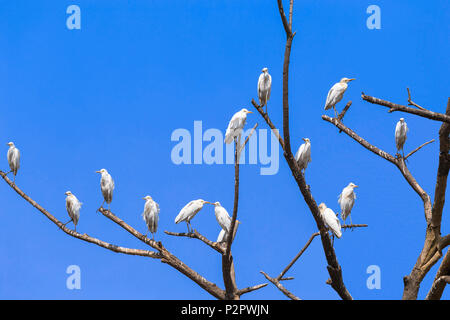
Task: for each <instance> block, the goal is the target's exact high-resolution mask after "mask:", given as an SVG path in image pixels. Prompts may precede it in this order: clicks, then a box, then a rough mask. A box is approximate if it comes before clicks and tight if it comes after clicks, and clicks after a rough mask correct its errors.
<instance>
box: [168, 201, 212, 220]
mask: <svg viewBox="0 0 450 320" xmlns="http://www.w3.org/2000/svg"><path fill="white" fill-rule="evenodd" d="M205 203H207V202H206V201H205V200H203V199H197V200H192V201H191V202H189V203H188V204H187V205H185V206H184V207H183V209H181V210H180V213H178V215H177V216H176V218H175V223H180V222H182V221H186V222H187V223H189V222H190V221H191V220H192V219H193V218H194V217H195V215H196V214H197V213H198V212H199V211H200V210H202V209H203V205H204V204H205Z"/></svg>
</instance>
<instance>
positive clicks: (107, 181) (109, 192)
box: [96, 169, 114, 211]
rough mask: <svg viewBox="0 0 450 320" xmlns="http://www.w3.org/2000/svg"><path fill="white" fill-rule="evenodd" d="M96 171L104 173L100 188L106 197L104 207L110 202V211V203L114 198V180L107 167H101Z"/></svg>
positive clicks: (104, 197)
mask: <svg viewBox="0 0 450 320" xmlns="http://www.w3.org/2000/svg"><path fill="white" fill-rule="evenodd" d="M96 173H100V174H101V175H102V177H101V179H100V188H101V190H102V194H103V199H104V201H103V203H102V208H103V205H104V204H105V202H106V203H107V204H108V211H110V204H111V202H112V199H113V191H114V180H113V178H112V177H111V175H110V174H109V173H108V171H107V170H106V169H101V170H99V171H96Z"/></svg>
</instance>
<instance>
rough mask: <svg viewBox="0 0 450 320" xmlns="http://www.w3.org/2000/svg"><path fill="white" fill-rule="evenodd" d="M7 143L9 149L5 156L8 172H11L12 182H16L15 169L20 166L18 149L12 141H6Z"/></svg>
mask: <svg viewBox="0 0 450 320" xmlns="http://www.w3.org/2000/svg"><path fill="white" fill-rule="evenodd" d="M7 145H8V146H9V149H8V153H7V155H6V157H7V158H8V164H9V168H10V169H11V171H9V172H8V173H11V172H12V173H13V175H14V181H13V183H16V175H17V171H18V170H19V168H20V151H19V149H17V148H16V146H15V145H14V143H13V142H8V143H7Z"/></svg>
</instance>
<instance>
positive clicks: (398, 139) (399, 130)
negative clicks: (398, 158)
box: [395, 118, 409, 157]
mask: <svg viewBox="0 0 450 320" xmlns="http://www.w3.org/2000/svg"><path fill="white" fill-rule="evenodd" d="M408 130H409V129H408V126H407V125H406V121H405V119H404V118H400V121H399V122H397V125H396V126H395V144H396V146H397V150H398V151H400V150H402V154H403V157H405V154H404V152H403V146H404V145H405V141H406V133H407V132H408Z"/></svg>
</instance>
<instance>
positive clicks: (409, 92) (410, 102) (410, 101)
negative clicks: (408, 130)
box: [406, 88, 427, 110]
mask: <svg viewBox="0 0 450 320" xmlns="http://www.w3.org/2000/svg"><path fill="white" fill-rule="evenodd" d="M406 90H408V103H409V105H410V106H414V107H416V108H419V109H420V110H427V109H425V108H422V107H421V106H419V105H418V104H417V103H414V102H413V101H412V100H411V91H409V88H406Z"/></svg>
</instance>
